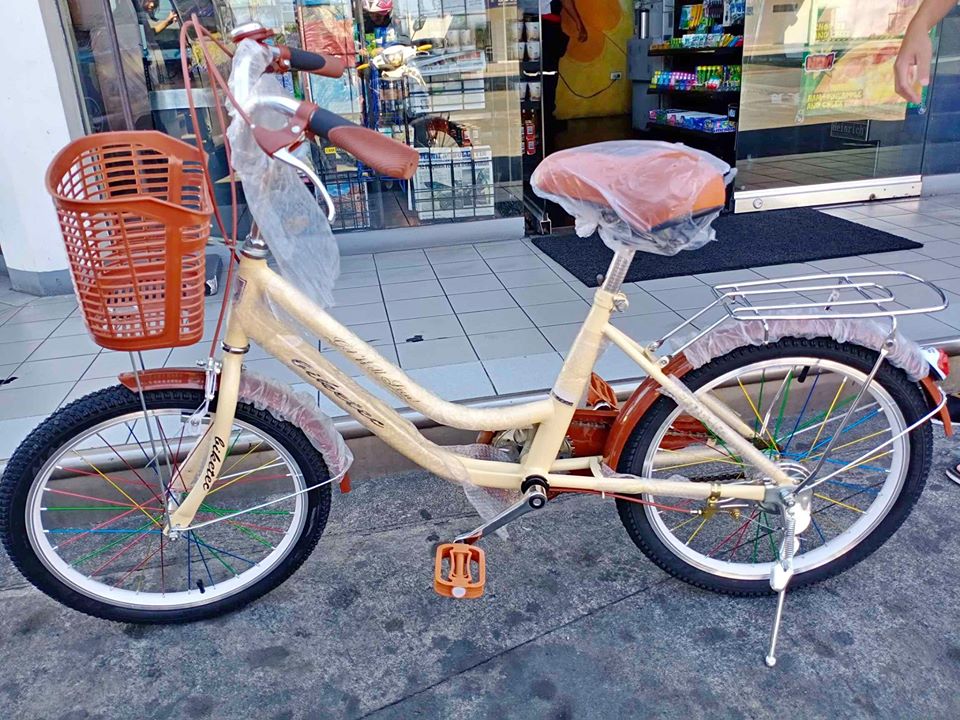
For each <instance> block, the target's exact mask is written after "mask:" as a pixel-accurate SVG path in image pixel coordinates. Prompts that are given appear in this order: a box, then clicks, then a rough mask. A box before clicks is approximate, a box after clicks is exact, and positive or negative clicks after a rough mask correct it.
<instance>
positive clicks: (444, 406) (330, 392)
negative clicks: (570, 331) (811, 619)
mask: <svg viewBox="0 0 960 720" xmlns="http://www.w3.org/2000/svg"><path fill="white" fill-rule="evenodd" d="M263 255H265V253H264V252H248V251H246V250H245V251H244V253H243V255H242V256H241V260H240V267H239V270H238V285H237V290H236V292H235V294H234V299H233V307H232V308H231V312H230V316H229V320H228V323H227V331H226V336H225V340H224V350H225V352H224V355H223V359H222V370H221V377H220V389H219V396H218V401H217V410H216V414H215V417H214V420H213V423H212V428H211V430H210V431H209V432H208V433H207V434H206V435H205V436H204V439H203V441H202V442H201V443H200V444H199V445H198V447H197V448H196V449H195V450H194V452H193V453H191V455H190V457H188V458H187V460H186V461H185V463H184V465H183V467H182V469H181V473H180V476H181V477H182V478H183V482H184V488H183V489H189V493H188V495H187V497H186V498H184V499H183V501H182V502H181V503H180V505H179V507H177V509H176V510H175V511H174V512H173V513H171V515H170V524H169V528H170V529H172V530H176V531H183V530H185V529H188V528H189V526H190V523H191V522H192V521H193V517H194V515H195V514H196V512H197V509H198V508H199V507H200V504H201V503H202V502H203V499H204V497H205V496H206V494H207V493H208V492H209V491H210V490H211V489H212V487H213V486H214V484H215V483H216V480H217V478H218V476H219V473H220V468H221V466H222V463H223V460H224V459H225V458H224V456H225V453H224V450H225V448H226V447H227V438H228V437H229V435H230V432H231V429H232V426H233V421H234V413H235V411H236V404H237V393H238V389H239V385H240V372H241V366H242V362H243V353H245V352H246V350H247V349H248V348H249V342H250V340H253V341H255V342H256V343H257V344H258V345H260V346H261V347H263V348H264V349H265V350H267V351H268V352H269V353H270V354H271V355H273V356H274V357H276V358H278V359H279V360H280V361H281V362H283V363H284V364H285V365H286V366H287V367H289V368H290V369H291V370H293V371H294V372H295V373H297V374H298V375H299V376H300V377H302V378H303V379H304V380H305V381H306V382H308V383H310V384H311V385H313V386H315V387H316V388H317V389H318V390H319V391H320V392H322V393H323V394H324V395H325V396H326V397H328V398H329V399H330V400H331V401H332V402H334V403H336V404H337V405H338V406H339V407H341V408H342V409H343V410H345V411H346V412H348V413H349V414H350V415H351V416H353V417H354V418H355V419H356V420H357V421H358V422H360V423H361V424H362V425H363V426H365V427H366V428H367V429H368V430H369V431H370V432H371V433H373V434H374V435H376V436H377V437H379V438H380V439H381V440H383V441H384V442H385V443H387V444H388V445H389V446H390V447H392V448H394V449H395V450H396V451H397V452H399V453H400V454H402V455H404V456H405V457H407V458H409V459H410V460H412V461H413V462H415V463H417V464H418V465H420V466H421V467H423V468H424V469H426V470H429V471H430V472H432V473H435V474H436V475H439V476H440V477H443V478H446V479H448V480H453V481H456V482H460V483H472V484H474V485H479V486H483V487H491V488H506V489H519V488H520V487H521V485H522V483H523V482H524V480H525V479H526V478H529V477H531V476H536V477H540V478H543V479H544V480H546V482H547V483H548V484H549V486H550V488H552V489H556V490H592V491H597V492H609V493H622V494H639V493H650V494H654V495H661V496H672V497H681V498H693V499H699V498H702V499H706V498H710V499H714V500H716V499H721V498H737V499H742V500H753V501H761V500H763V499H764V498H765V497H766V494H767V491H768V487H767V486H765V485H761V484H743V485H738V484H721V483H691V482H683V481H671V480H655V479H652V478H643V477H604V476H603V474H602V472H601V463H602V460H603V458H601V457H599V456H594V457H579V458H566V459H560V458H558V454H559V453H560V451H561V448H562V446H563V442H564V438H565V437H566V434H567V428H568V427H569V425H570V421H571V419H572V418H573V414H574V411H575V410H576V407H577V404H578V402H579V401H580V399H581V398H582V397H584V395H585V393H586V391H587V387H588V385H589V382H590V376H591V373H592V371H593V367H594V364H595V363H596V361H597V359H598V357H599V355H600V352H601V350H602V343H603V341H604V339H607V340H609V341H610V342H612V343H614V344H615V345H616V346H617V347H619V348H620V349H621V350H623V352H624V353H626V355H627V356H628V357H630V358H631V359H632V360H633V361H634V362H636V363H637V365H638V366H639V367H640V368H641V369H642V370H643V371H644V372H645V373H646V374H647V375H648V376H649V377H650V378H652V379H653V380H655V381H656V382H657V383H658V384H659V385H660V387H661V390H662V391H663V392H664V393H665V394H667V395H669V396H670V397H672V398H673V399H674V400H675V401H676V402H677V404H678V405H679V406H680V407H681V408H682V409H683V410H684V411H685V412H687V413H689V414H690V415H692V416H693V417H695V418H696V419H697V420H699V421H700V422H702V423H703V424H704V425H705V426H706V427H707V428H709V429H710V430H711V431H713V432H714V433H715V434H716V435H717V436H718V437H719V438H721V439H722V440H723V441H724V442H725V443H726V444H727V445H728V447H729V448H730V449H731V450H732V451H733V452H735V453H737V454H738V455H739V456H740V457H741V458H742V459H743V460H744V461H745V462H747V463H749V464H751V465H753V466H754V467H755V468H756V469H757V470H758V471H759V473H760V475H761V476H762V477H765V478H768V479H769V480H770V481H772V483H773V484H775V485H777V486H780V485H792V484H793V482H792V481H791V480H790V478H788V477H787V476H786V475H785V474H784V473H783V471H782V470H781V469H780V468H779V467H778V466H777V465H776V464H774V463H773V462H772V461H771V460H770V459H769V458H768V457H767V456H766V455H764V454H763V453H762V452H761V451H760V450H759V449H757V447H755V446H754V445H753V443H752V442H751V439H752V438H753V437H754V436H755V434H756V433H755V432H754V430H753V429H752V428H750V427H749V426H748V425H746V424H745V423H744V422H743V421H742V420H740V418H739V417H738V416H737V415H736V414H735V413H733V412H732V411H731V410H730V409H729V408H728V407H727V406H726V405H724V404H723V403H722V402H721V401H719V400H718V399H717V398H715V397H713V396H711V395H708V394H703V395H701V396H700V397H697V396H694V394H693V393H692V392H691V391H690V390H689V389H688V388H687V387H686V386H685V385H684V384H683V383H682V382H681V381H679V380H678V379H676V378H674V377H672V376H668V375H666V374H665V373H664V372H663V370H662V365H663V364H664V363H662V361H661V359H660V358H659V357H657V356H656V355H654V354H653V353H652V352H651V351H650V350H649V349H647V348H645V347H643V346H641V345H639V344H638V343H636V342H635V341H634V340H632V339H631V338H630V337H628V336H627V335H625V334H624V333H623V332H621V331H620V330H618V329H617V328H616V327H614V326H613V325H612V324H611V323H610V318H611V316H612V313H613V312H614V310H615V307H616V304H617V303H618V302H620V301H621V299H622V298H623V296H622V295H620V293H619V287H620V281H621V280H622V275H623V273H625V272H626V268H627V267H628V266H629V264H630V261H631V260H632V255H633V253H632V252H629V251H623V252H621V253H618V254H617V256H616V257H615V258H614V261H613V264H611V273H612V274H613V275H614V279H613V280H612V281H611V280H609V279H608V281H607V282H605V283H604V285H603V286H602V287H600V288H598V289H597V292H596V294H595V296H594V300H593V304H592V306H591V308H590V311H589V313H588V315H587V318H586V320H585V321H584V323H583V325H582V327H581V328H580V331H579V333H578V334H577V337H576V339H575V340H574V342H573V346H572V347H571V349H570V352H569V353H568V354H567V358H566V360H565V362H564V364H563V367H562V368H561V370H560V374H559V376H558V377H557V380H556V382H555V383H554V386H553V389H552V391H551V392H550V395H549V397H548V398H544V399H541V400H537V401H534V402H527V403H523V404H517V405H512V406H508V407H498V408H473V407H463V406H460V405H457V404H455V403H450V402H447V401H445V400H442V399H440V398H438V397H437V396H435V395H433V394H432V393H430V392H429V391H427V390H426V389H424V388H423V387H420V386H419V385H417V384H416V383H415V382H413V381H412V380H411V379H410V378H409V377H408V376H407V375H406V374H405V373H404V372H403V371H402V370H400V369H399V368H397V367H396V366H394V365H393V364H391V363H390V362H389V361H387V360H386V359H385V358H384V357H383V356H382V355H380V353H378V352H377V351H376V350H375V349H374V348H373V347H371V346H370V345H368V344H367V343H366V342H364V341H363V340H361V339H360V338H359V337H357V336H356V335H355V334H354V333H353V332H351V331H350V330H349V329H348V328H346V327H344V326H343V325H342V324H340V323H339V322H337V320H335V319H334V318H333V317H332V316H331V315H330V314H329V313H327V312H326V311H325V310H323V309H322V308H320V307H318V306H317V305H316V304H315V303H313V302H312V301H311V300H310V299H309V298H308V297H307V296H306V295H304V294H303V293H302V292H300V291H299V290H297V289H296V288H294V287H293V286H291V285H290V284H289V283H288V282H286V281H285V280H284V279H283V278H281V277H280V276H279V275H278V274H277V273H275V272H273V271H272V270H271V269H270V268H268V267H267V263H266V260H265V259H264V258H263ZM618 271H619V277H618V278H617V277H616V276H617V273H618ZM609 277H610V276H608V278H609ZM268 300H269V302H270V304H271V306H272V307H275V308H281V309H282V310H283V311H285V312H286V313H288V314H289V315H290V316H291V317H292V318H293V319H294V320H296V322H297V323H299V324H300V325H301V326H302V327H304V328H306V329H307V330H308V331H309V332H310V333H312V334H313V335H315V336H316V337H319V338H321V339H322V340H324V341H326V342H327V343H328V344H330V345H332V346H333V347H334V348H336V349H337V350H339V351H340V352H341V353H342V354H343V355H344V356H346V357H347V358H348V359H349V360H350V361H352V362H353V363H354V364H355V365H357V366H358V367H359V368H360V369H361V370H362V371H363V372H364V373H365V374H366V375H367V376H368V377H370V378H371V379H372V380H374V381H375V382H376V383H377V384H379V385H380V386H381V387H383V388H385V389H386V390H388V391H389V392H391V393H392V394H393V395H395V396H396V397H397V398H399V399H400V400H402V401H403V402H405V403H406V404H407V405H408V406H409V407H411V408H413V409H415V410H418V411H419V412H421V413H423V414H424V415H425V416H427V417H429V418H430V419H432V420H434V421H436V422H438V423H440V424H442V425H446V426H450V427H455V428H460V429H465V430H489V431H496V430H504V429H509V428H515V427H528V426H535V427H536V432H535V435H534V438H533V440H532V442H531V443H530V446H529V451H528V452H526V453H525V454H524V456H523V457H522V459H521V461H520V462H518V463H510V462H499V461H491V460H479V459H475V458H470V457H465V456H462V455H457V454H455V453H453V452H451V451H449V450H447V449H445V448H443V447H441V446H438V445H436V444H434V443H433V442H431V441H430V440H428V439H427V438H425V437H424V436H423V435H422V434H421V433H420V432H419V431H418V430H417V429H416V427H414V425H413V424H412V423H411V422H409V421H408V420H406V419H404V418H403V417H402V416H401V415H400V414H399V413H398V412H397V411H396V410H394V409H393V408H392V407H390V406H389V405H387V404H386V403H384V402H382V401H381V400H379V399H377V398H375V397H374V396H373V395H371V394H370V393H369V392H368V391H367V390H365V389H364V388H363V387H362V386H361V385H360V384H359V383H357V382H356V381H355V380H354V379H352V378H350V377H349V376H347V375H346V374H345V373H343V372H342V371H341V370H340V369H339V368H337V367H336V366H334V365H333V364H332V363H331V362H330V361H328V360H327V359H326V358H324V357H323V355H321V353H320V352H319V351H318V350H317V349H316V347H315V343H310V342H307V341H306V340H305V339H304V338H303V337H302V336H301V334H300V332H299V331H297V330H295V329H293V328H291V327H290V326H289V325H287V324H286V323H284V322H283V321H281V320H279V319H277V317H276V316H275V315H274V313H273V312H271V311H270V309H268V308H267V307H265V306H264V303H265V302H266V301H268ZM572 470H590V471H592V477H591V476H585V475H569V474H566V473H568V472H570V471H572Z"/></svg>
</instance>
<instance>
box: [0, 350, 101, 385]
mask: <svg viewBox="0 0 960 720" xmlns="http://www.w3.org/2000/svg"><path fill="white" fill-rule="evenodd" d="M95 358H96V355H78V356H76V357H68V358H56V359H53V360H36V361H31V362H25V363H21V364H20V365H19V366H17V365H12V366H7V367H10V371H9V372H8V373H7V374H5V375H4V377H5V378H6V379H8V380H9V378H11V377H13V378H15V379H14V380H10V381H9V382H6V383H4V385H2V386H0V387H5V388H24V387H35V386H37V385H49V384H51V383H58V382H68V381H73V382H76V381H77V380H79V379H80V378H81V377H82V376H83V373H84V372H86V370H87V368H89V367H90V364H91V363H92V362H93V361H94V359H95Z"/></svg>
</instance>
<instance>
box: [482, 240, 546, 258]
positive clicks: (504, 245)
mask: <svg viewBox="0 0 960 720" xmlns="http://www.w3.org/2000/svg"><path fill="white" fill-rule="evenodd" d="M474 247H475V248H476V249H477V252H478V253H480V255H481V256H482V257H483V258H485V259H487V260H489V259H491V258H502V257H519V256H528V255H533V252H532V251H531V250H530V248H529V247H527V245H526V243H524V242H523V240H500V241H497V242H488V243H478V244H476V245H474Z"/></svg>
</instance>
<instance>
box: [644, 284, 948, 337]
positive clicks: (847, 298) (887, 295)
mask: <svg viewBox="0 0 960 720" xmlns="http://www.w3.org/2000/svg"><path fill="white" fill-rule="evenodd" d="M898 289H900V290H901V291H902V292H901V296H900V298H898V297H897V290H898ZM908 289H909V292H903V291H906V290H908ZM713 292H714V294H715V295H716V296H717V299H716V300H714V301H713V302H712V303H710V304H709V305H707V306H706V307H704V308H703V309H702V310H700V311H699V312H697V313H696V314H694V315H692V316H691V317H689V318H687V319H686V320H685V321H684V322H682V323H681V324H680V325H678V326H677V327H675V328H674V329H673V330H671V331H670V332H668V333H667V334H666V335H664V336H663V337H661V338H660V339H659V340H656V341H654V342H653V344H652V347H651V349H653V350H656V349H657V348H660V347H661V346H662V345H663V344H664V343H665V342H666V341H667V340H669V339H670V338H672V337H673V336H674V335H676V334H677V333H678V332H679V331H681V330H683V329H684V328H686V327H688V326H689V327H694V328H696V327H697V326H696V325H695V324H694V323H695V321H696V320H698V319H701V318H704V317H705V316H706V315H707V314H708V313H710V312H711V311H713V310H719V311H722V315H721V317H719V318H718V319H716V320H715V321H713V322H710V323H708V324H707V325H706V327H703V329H701V330H700V331H699V332H698V333H697V334H696V335H695V336H694V337H692V338H690V339H689V340H686V341H684V343H683V344H682V345H681V346H680V347H679V348H676V349H675V350H674V351H673V352H674V353H677V352H680V351H681V350H684V349H685V348H687V347H689V346H690V345H691V344H693V343H694V342H696V341H697V340H699V339H700V338H702V337H703V336H704V335H706V334H707V333H709V332H711V331H712V330H714V329H716V328H717V327H719V326H720V325H723V324H724V323H726V322H728V321H730V320H736V321H740V322H746V321H751V320H757V321H761V322H763V323H767V322H769V321H775V320H817V319H826V320H861V319H863V320H866V319H889V320H890V333H891V334H893V333H894V332H896V329H897V318H898V317H902V316H906V315H923V314H925V313H932V312H939V311H940V310H944V309H945V308H946V307H947V305H948V304H949V303H948V300H947V297H946V295H945V294H944V292H943V290H941V289H940V288H939V287H937V286H936V285H934V284H933V283H931V282H929V281H927V280H923V279H922V278H919V277H917V276H916V275H911V274H910V273H906V272H901V271H899V270H881V271H876V272H872V271H871V272H852V273H822V274H816V275H797V276H791V277H784V278H771V279H768V280H750V281H746V282H734V283H722V284H720V285H714V286H713ZM918 292H919V301H917V299H916V298H917V294H918ZM907 296H909V298H910V299H906V297H907Z"/></svg>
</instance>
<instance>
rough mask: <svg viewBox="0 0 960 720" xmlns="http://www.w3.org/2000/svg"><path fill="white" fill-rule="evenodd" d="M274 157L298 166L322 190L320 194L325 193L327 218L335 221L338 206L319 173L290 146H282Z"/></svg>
mask: <svg viewBox="0 0 960 720" xmlns="http://www.w3.org/2000/svg"><path fill="white" fill-rule="evenodd" d="M273 157H275V158H276V159H277V160H280V161H281V162H285V163H286V164H287V165H290V166H292V167H294V168H296V169H297V170H299V171H300V172H302V173H303V174H304V175H306V176H307V177H308V178H310V182H312V183H313V186H314V187H315V188H317V189H318V190H319V191H320V194H321V195H323V200H324V202H325V203H326V204H327V220H328V221H329V222H330V223H333V220H334V218H335V217H336V216H337V211H336V208H334V206H333V200H332V199H331V198H330V193H328V192H327V187H326V186H325V185H324V184H323V181H322V180H320V178H319V177H317V174H316V173H315V172H314V171H313V168H311V167H310V166H309V165H307V163H305V162H303V160H301V159H300V158H298V157H296V156H295V155H294V154H293V153H292V152H290V150H289V148H280V149H279V150H277V151H276V152H274V153H273Z"/></svg>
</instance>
